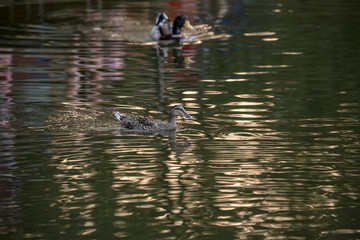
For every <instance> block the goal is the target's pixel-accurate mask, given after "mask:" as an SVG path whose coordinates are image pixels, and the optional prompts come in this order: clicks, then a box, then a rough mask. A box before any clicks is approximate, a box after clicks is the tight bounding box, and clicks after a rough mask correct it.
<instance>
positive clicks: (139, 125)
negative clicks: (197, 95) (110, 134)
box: [115, 105, 193, 131]
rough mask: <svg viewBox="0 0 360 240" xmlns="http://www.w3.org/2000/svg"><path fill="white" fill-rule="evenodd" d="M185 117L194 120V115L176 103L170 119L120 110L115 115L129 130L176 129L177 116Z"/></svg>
mask: <svg viewBox="0 0 360 240" xmlns="http://www.w3.org/2000/svg"><path fill="white" fill-rule="evenodd" d="M179 116H181V117H185V118H187V119H190V120H193V118H192V116H190V114H188V113H187V112H186V110H185V109H184V107H183V106H181V105H175V106H173V107H172V108H171V110H170V113H169V121H168V122H164V121H161V120H158V119H153V118H144V117H138V116H132V115H125V114H123V113H120V112H115V117H116V118H117V119H118V120H119V121H120V122H121V126H122V127H123V128H125V129H127V130H139V131H169V130H176V129H177V125H176V119H177V117H179Z"/></svg>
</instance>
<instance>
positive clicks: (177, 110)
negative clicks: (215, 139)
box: [170, 105, 193, 120]
mask: <svg viewBox="0 0 360 240" xmlns="http://www.w3.org/2000/svg"><path fill="white" fill-rule="evenodd" d="M171 116H174V117H178V116H182V117H185V118H187V119H190V120H193V118H192V117H191V116H190V114H188V113H187V112H186V110H185V109H184V107H183V106H181V105H175V106H173V107H172V108H171V110H170V117H171Z"/></svg>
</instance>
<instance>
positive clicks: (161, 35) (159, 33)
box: [151, 12, 195, 41]
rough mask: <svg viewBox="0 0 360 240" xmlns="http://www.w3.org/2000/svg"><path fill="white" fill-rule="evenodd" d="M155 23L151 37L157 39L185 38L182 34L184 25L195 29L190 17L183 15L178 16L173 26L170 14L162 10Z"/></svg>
mask: <svg viewBox="0 0 360 240" xmlns="http://www.w3.org/2000/svg"><path fill="white" fill-rule="evenodd" d="M155 24H156V25H155V26H154V27H153V29H152V31H151V37H152V38H153V39H154V40H156V41H160V40H169V39H181V38H183V35H182V34H181V28H182V27H185V28H187V29H189V30H195V29H194V27H193V26H191V24H190V22H189V19H188V18H187V17H186V16H183V15H181V16H177V17H176V18H175V21H174V24H173V26H172V27H171V24H170V20H169V18H168V16H167V15H166V14H165V13H163V12H161V13H159V14H158V15H157V17H156V20H155Z"/></svg>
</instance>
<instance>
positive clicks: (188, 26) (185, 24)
mask: <svg viewBox="0 0 360 240" xmlns="http://www.w3.org/2000/svg"><path fill="white" fill-rule="evenodd" d="M184 27H185V28H187V29H189V30H192V31H195V28H194V27H193V26H191V24H190V22H189V21H188V20H186V21H185V23H184ZM189 116H190V115H189Z"/></svg>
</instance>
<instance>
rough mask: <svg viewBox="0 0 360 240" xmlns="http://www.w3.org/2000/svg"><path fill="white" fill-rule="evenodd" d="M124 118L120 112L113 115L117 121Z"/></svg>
mask: <svg viewBox="0 0 360 240" xmlns="http://www.w3.org/2000/svg"><path fill="white" fill-rule="evenodd" d="M123 116H124V114H122V113H120V112H116V113H115V117H116V118H117V119H118V120H119V121H121V118H122V117H123Z"/></svg>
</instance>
